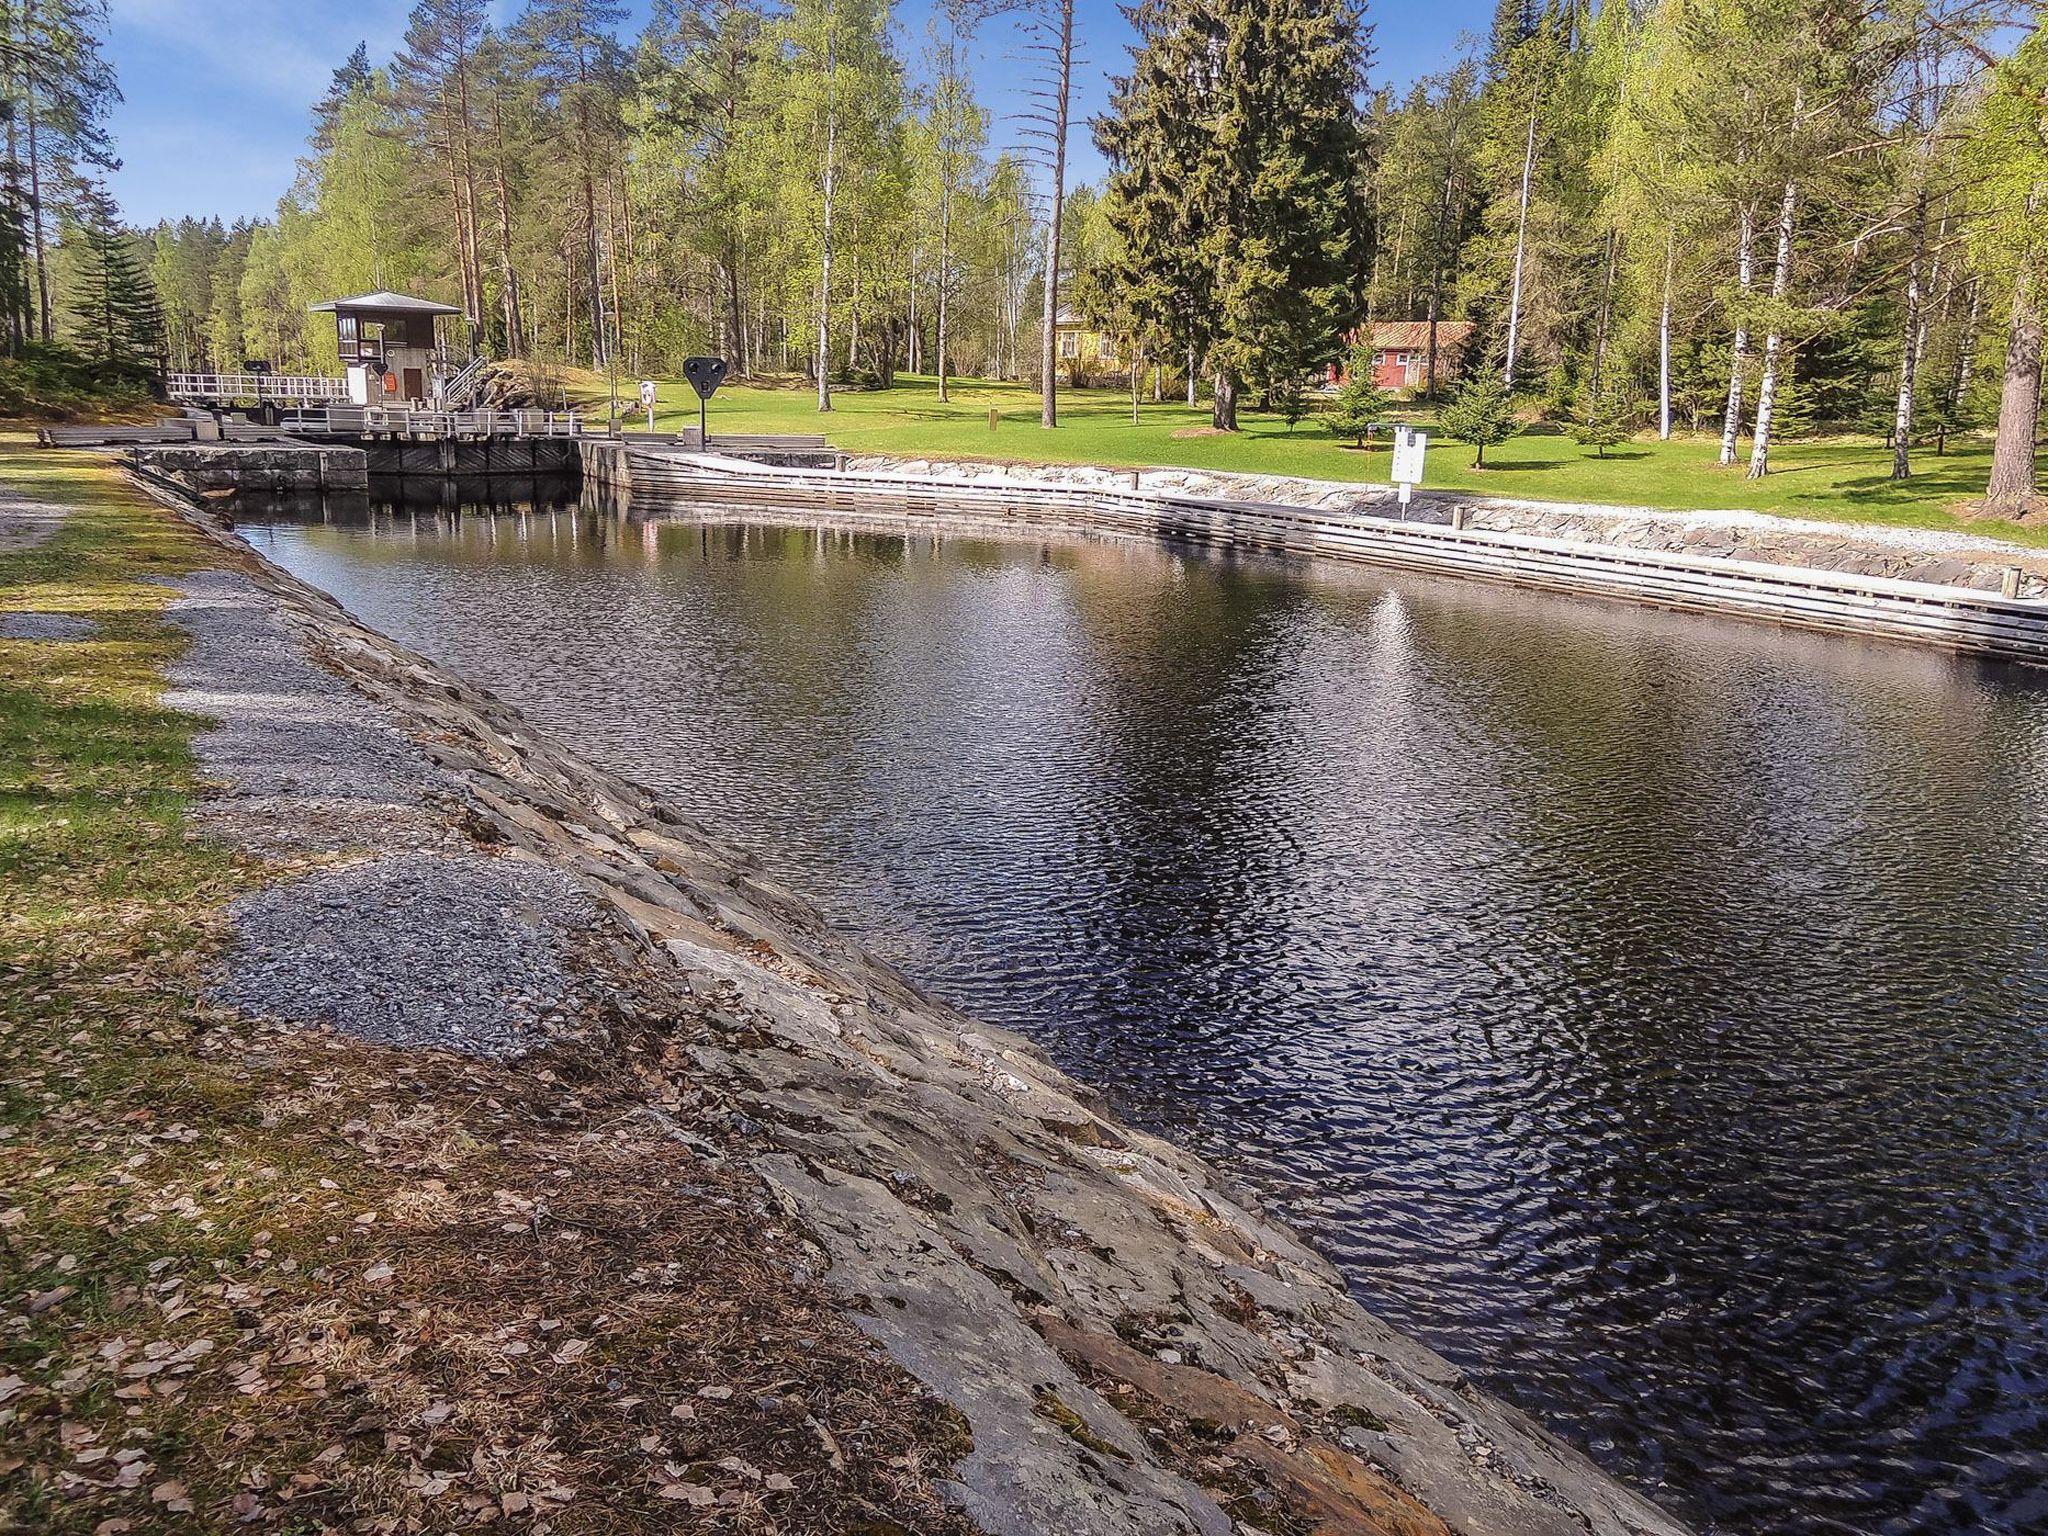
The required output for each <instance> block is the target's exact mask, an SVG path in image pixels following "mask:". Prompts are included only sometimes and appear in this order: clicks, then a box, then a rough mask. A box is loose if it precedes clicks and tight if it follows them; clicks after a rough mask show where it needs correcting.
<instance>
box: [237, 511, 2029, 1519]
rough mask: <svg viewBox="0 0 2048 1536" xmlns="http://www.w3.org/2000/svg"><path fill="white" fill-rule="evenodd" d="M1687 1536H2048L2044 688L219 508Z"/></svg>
mask: <svg viewBox="0 0 2048 1536" xmlns="http://www.w3.org/2000/svg"><path fill="white" fill-rule="evenodd" d="M245 519H246V520H245V522H244V528H243V531H244V533H245V534H246V536H247V537H248V538H249V539H250V541H251V542H252V543H254V544H255V545H256V547H257V548H258V549H260V550H262V551H263V552H264V553H265V554H267V555H269V556H270V557H271V558H273V559H274V560H276V561H278V562H279V563H280V564H282V565H284V566H286V567H287V568H289V569H291V570H292V571H294V572H296V573H298V574H299V575H300V576H302V577H304V578H306V579H307V580H309V581H311V582H313V583H314V584H315V585H317V586H320V587H322V588H325V589H326V590H327V591H329V592H331V593H333V594H334V595H335V596H336V597H338V598H339V599H340V600H341V601H342V602H343V603H344V604H346V605H347V606H348V607H349V608H350V609H351V610H352V611H354V612H355V613H357V614H358V615H360V616H361V617H362V618H364V619H365V620H367V621H368V622H370V623H372V624H374V625H376V626H378V627H379V628H381V629H383V630H385V631H387V632H388V633H390V634H392V635H394V636H396V637H397V638H398V639H400V640H401V641H403V642H405V643H406V644H408V645H411V646H414V647H416V648H418V649H420V650H422V651H424V652H426V653H427V654H429V655H431V656H433V657H435V658H436V659H438V660H440V661H442V662H444V663H446V664H447V665H449V666H451V667H453V668H455V669H456V670H458V671H460V672H463V673H465V674H468V675H469V676H470V677H472V678H474V679H477V680H480V681H481V682H483V683H485V684H487V685H488V686H489V687H491V688H493V689H494V690H496V691H497V692H499V693H500V694H502V695H503V696H505V697H506V698H508V699H510V700H512V701H513V702H515V703H517V704H518V705H520V706H521V707H522V708H524V709H525V710H526V711H528V712H529V714H530V715H531V716H532V717H533V718H534V719H535V720H537V721H539V722H541V723H542V724H544V725H545V726H547V727H549V728H551V729H552V730H553V731H554V732H555V733H556V734H557V735H558V736H560V737H562V738H564V739H566V740H567V741H568V742H570V743H572V744H574V745H575V746H577V747H579V748H581V749H582V750H584V751H585V752H586V753H588V754H589V755H590V756H592V757H594V758H595V759H597V760H598V761H600V762H602V763H603V764H605V765H607V766H609V767H611V768H613V769H617V770H620V771H622V772H624V773H626V774H629V775H631V776H633V777H635V778H638V779H640V780H643V781H644V782H646V783H648V784H651V785H654V786H657V787H659V788H660V789H663V790H665V791H669V792H671V793H672V794H673V795H674V796H675V797H676V798H677V799H678V800H679V801H680V802H681V803H682V804H683V805H684V806H686V807H687V808H689V809H690V810H691V811H692V812H694V813H695V814H697V815H698V816H700V817H701V818H702V819H704V820H705V821H707V822H708V823H710V824H711V825H712V826H714V827H715V828H717V829H718V830H719V831H721V832H722V833H724V834H726V835H727V836H728V837H729V838H730V839H732V840H734V841H736V842H738V843H740V844H743V845H744V846H746V847H748V848H750V849H752V850H754V851H755V852H757V853H759V854H760V855H761V856H762V858H763V859H764V860H765V861H766V862H767V863H768V865H769V866H770V867H771V868H772V869H773V870H774V871H775V872H776V873H777V874H778V875H780V876H782V877H784V878H786V879H787V881H788V882H789V883H790V884H792V885H793V886H795V887H797V888H798V889H800V890H803V891H805V892H807V893H808V894H810V895H811V896H812V897H814V898H815V899H816V900H817V901H818V902H819V903H820V904H821V905H822V906H823V907H824V908H825V909H826V910H827V911H828V912H829V913H830V914H831V915H832V917H833V918H834V919H836V920H837V921H838V922H840V923H842V924H843V925H844V926H845V927H847V928H848V929H850V930H852V931H853V932H855V933H857V934H858V935H860V936H861V937H862V938H863V939H865V940H866V941H867V942H868V943H869V944H870V945H871V946H872V947H873V948H874V949H876V950H877V951H879V952H880V953H882V954H883V955H885V956H886V957H888V958H889V959H891V960H893V961H895V962H897V963H898V964H899V965H901V966H902V967H903V968H904V969H905V970H907V971H908V972H909V973H910V974H911V975H912V976H914V977H916V978H917V979H919V980H920V981H922V982H923V983H925V984H927V985H928V986H929V987H930V988H932V989H933V990H935V991H937V992H939V993H940V994H942V995H944V996H946V997H947V998H949V999H951V1000H953V1001H955V1002H957V1003H959V1004H960V1005H962V1006H963V1007H965V1008H967V1009H968V1010H970V1011H972V1012H975V1013H978V1014H981V1015H984V1016H986V1017H989V1018H992V1019H994V1020H996V1021H998V1022H1000V1023H1003V1024H1006V1025H1010V1026H1012V1027H1014V1028H1016V1029H1018V1030H1020V1031H1022V1032H1024V1033H1025V1034H1027V1035H1029V1036H1031V1037H1032V1038H1033V1039H1035V1040H1037V1041H1038V1042H1040V1043H1041V1044H1042V1045H1043V1046H1044V1047H1045V1048H1046V1049H1047V1050H1048V1051H1049V1052H1050V1053H1051V1054H1052V1055H1053V1057H1054V1058H1055V1059H1057V1060H1058V1061H1059V1062H1060V1063H1061V1064H1062V1065H1063V1066H1065V1067H1067V1068H1068V1069H1070V1070H1071V1071H1073V1072H1074V1073H1076V1074H1077V1075H1079V1076H1080V1077H1082V1078H1084V1079H1086V1080H1088V1081H1089V1082H1092V1083H1094V1084H1097V1085H1099V1086H1100V1087H1102V1088H1104V1089H1106V1090H1108V1091H1109V1092H1110V1093H1112V1094H1113V1095H1114V1096H1115V1097H1116V1098H1117V1099H1118V1100H1119V1102H1120V1103H1121V1105H1122V1107H1123V1108H1124V1110H1125V1112H1126V1113H1127V1114H1129V1115H1131V1116H1133V1117H1135V1118H1136V1119H1137V1120H1139V1121H1141V1122H1142V1123H1144V1124H1146V1125H1148V1126H1151V1127H1153V1128H1156V1129H1159V1130H1162V1131H1164V1132H1166V1133H1168V1134H1170V1135H1172V1136H1175V1137H1177V1138H1180V1139H1182V1140H1183V1141H1184V1142H1186V1143H1190V1144H1193V1145H1194V1146H1196V1147H1198V1148H1199V1149H1200V1150H1202V1151H1203V1152H1205V1153H1207V1154H1209V1155H1210V1156H1212V1157H1213V1158H1215V1159H1217V1160H1219V1161H1220V1162H1222V1163H1223V1164H1225V1165H1226V1166H1228V1167H1229V1168H1231V1169H1233V1170H1235V1171H1237V1172H1238V1173H1240V1174H1241V1175H1243V1176H1245V1177H1246V1178H1248V1179H1249V1180H1250V1181H1252V1182H1254V1183H1255V1184H1257V1185H1259V1186H1261V1187H1263V1188H1264V1189H1265V1190H1267V1191H1268V1192H1269V1193H1270V1194H1271V1196H1272V1197H1273V1199H1274V1200H1275V1201H1276V1203H1278V1204H1279V1205H1280V1206H1281V1207H1282V1208H1283V1209H1284V1210H1285V1211H1286V1212H1287V1213H1288V1214H1289V1215H1290V1216H1291V1217H1292V1219H1293V1220H1294V1221H1295V1222H1296V1223H1297V1224H1299V1225H1300V1226H1301V1227H1303V1228H1304V1229H1306V1230H1308V1231H1309V1232H1311V1233H1312V1234H1313V1235H1314V1237H1315V1238H1316V1239H1317V1240H1318V1241H1319V1242H1320V1243H1321V1244H1322V1245H1323V1246H1324V1248H1325V1249H1326V1251H1328V1252H1329V1253H1331V1254H1332V1255H1333V1256H1334V1258H1335V1259H1336V1260H1337V1261H1338V1262H1339V1263H1340V1264H1341V1265H1342V1266H1343V1268H1344V1269H1345V1271H1346V1273H1347V1274H1348V1275H1349V1276H1350V1277H1351V1279H1352V1281H1353V1283H1354V1284H1355V1286H1356V1288H1357V1290H1358V1292H1359V1294H1360V1296H1361V1297H1362V1298H1363V1299H1364V1300H1365V1301H1366V1302H1367V1303H1368V1304H1369V1305H1370V1306H1372V1307H1373V1308H1375V1309H1376V1310H1378V1311H1379V1312H1380V1313H1381V1314H1382V1315H1384V1316H1386V1317H1387V1318H1389V1319H1390V1320H1391V1321H1393V1322H1395V1323H1397V1324H1399V1325H1401V1326H1403V1327H1406V1328H1408V1329H1411V1330H1412V1331H1414V1332H1416V1333H1418V1334H1420V1335H1422V1336H1423V1337H1425V1338H1427V1339H1428V1340H1430V1341H1431V1342H1432V1343H1433V1344H1435V1345H1436V1346H1437V1347H1438V1348H1439V1349H1441V1350H1442V1351H1443V1352H1444V1353H1446V1354H1448V1355H1449V1356H1451V1357H1452V1358H1453V1359H1455V1360H1457V1361H1459V1362H1460V1363H1461V1364H1463V1365H1465V1366H1467V1367H1469V1368H1470V1370H1471V1371H1472V1373H1473V1374H1474V1376H1475V1377H1476V1378H1477V1380H1479V1381H1480V1382H1481V1383H1482V1384H1484V1385H1485V1386H1487V1387H1488V1388H1490V1389H1492V1390H1494V1391H1496V1392H1499V1393H1501V1394H1503V1395H1505V1396H1507V1397H1509V1398H1511V1399H1513V1400H1515V1401H1517V1402H1519V1403H1521V1404H1522V1405H1524V1406H1525V1407H1527V1408H1529V1409H1531V1410H1532V1411H1534V1412H1535V1413H1537V1414H1538V1415H1539V1416H1541V1417H1542V1418H1543V1419H1545V1420H1546V1421H1547V1422H1549V1423H1551V1424H1552V1425H1554V1426H1555V1427H1557V1428H1558V1429H1559V1430H1560V1431H1561V1432H1562V1433H1564V1434H1565V1435H1567V1436H1568V1437H1570V1438H1572V1439H1574V1440H1575V1441H1577V1442H1578V1443H1580V1444H1582V1445H1584V1446H1585V1447H1586V1448H1588V1449H1589V1450H1590V1451H1591V1452H1592V1454H1593V1455H1594V1456H1595V1457H1596V1458H1597V1459H1598V1460H1600V1461H1601V1462H1602V1463H1603V1464H1605V1465H1606V1466H1608V1467H1609V1468H1611V1469H1612V1470H1614V1471H1616V1472H1617V1473H1619V1474H1621V1475H1622V1476H1624V1477H1626V1478H1629V1479H1631V1480H1632V1481H1634V1482H1635V1483H1636V1484H1638V1485H1639V1486H1641V1487H1643V1488H1644V1489H1646V1490H1647V1491H1649V1492H1651V1493H1653V1494H1654V1495H1656V1496H1658V1497H1660V1498H1662V1499H1664V1500H1666V1501H1667V1502H1669V1503H1670V1504H1671V1505H1672V1506H1673V1507H1675V1508H1677V1509H1679V1510H1680V1511H1682V1512H1684V1513H1687V1514H1689V1515H1691V1516H1692V1517H1693V1518H1695V1519H1697V1520H1699V1521H1700V1522H1701V1523H1702V1524H1703V1525H1711V1526H1712V1527H1713V1528H1715V1529H1719V1530H1727V1531H1741V1532H1752V1531H1773V1532H1778V1531H1796V1532H1848V1531H1859V1532H1907V1531H1914V1532H1923V1531H1924V1532H1934V1531H1940V1532H1962V1531H1971V1532H2011V1533H2017V1532H2022V1531H2036V1532H2038V1531H2042V1530H2044V1529H2048V1327H2044V1324H2048V1235H2044V1234H2048V1126H2044V1123H2043V1121H2044V1112H2048V956H2044V952H2043V945H2044V939H2048V837H2044V834H2048V691H2044V687H2043V683H2042V681H2041V680H2040V679H2039V678H2038V677H2036V676H2030V675H2028V674H2024V673H2021V672H2016V671H2007V670H2000V669H1996V668H1992V667H1987V666H1983V665H1977V664H1972V663H1968V662H1962V661H1957V660H1953V659H1950V658H1947V657H1944V656H1941V655H1937V654H1933V653H1929V652H1920V651H1914V650H1909V649H1904V648H1896V647H1885V646H1880V645H1874V644H1866V643H1861V642H1856V641H1849V640H1837V639H1828V638H1819V637H1810V636H1800V635H1794V634H1787V633H1780V632H1777V631H1775V630H1772V629H1769V628H1765V627H1761V626H1749V625H1741V624H1736V623H1732V622H1727V621H1718V620H1712V619H1704V618H1697V617H1689V616H1683V615H1671V614H1659V613H1655V612H1650V611H1646V610H1638V609H1632V608H1627V607H1621V606H1608V605H1601V604H1598V603H1592V602H1580V601H1573V600H1569V599H1564V598H1548V597H1543V596H1539V595H1533V594H1527V593H1517V592H1512V591H1505V590H1496V589H1489V588H1486V587H1483V586H1478V585H1470V584H1461V583H1458V582H1454V581H1450V580H1439V579H1429V578H1420V577H1417V578H1409V577H1403V576H1394V575H1389V574H1386V573H1380V572H1373V571H1369V570H1362V569H1349V568H1342V567H1323V566H1317V565H1313V564H1308V563H1300V562H1295V563H1284V562H1281V561H1277V560H1266V559H1256V560H1246V559H1236V560H1226V559H1222V558H1217V557H1211V556H1207V555H1202V554H1198V553H1193V552H1190V551H1187V550H1183V549H1178V548H1172V547H1167V546H1163V545H1158V544H1150V543H1115V542H1080V541H1049V542H1034V541H1029V540H1019V541H997V540H992V539H985V538H936V539H935V538H931V537H924V536H920V537H916V538H900V537H895V536H892V535H887V534H878V533H859V534H856V533H848V532H844V531H817V530H804V529H792V528H777V527H761V526H754V527H746V526H737V525H732V524H710V525H704V526H697V525H686V524H675V523H670V524H645V525H642V524H631V523H621V522H617V521H615V520H613V519H611V518H609V517H606V516H603V515H599V514H596V513H591V512H585V511H581V510H579V509H578V508H576V507H575V506H573V505H563V504H553V505H551V504H549V503H548V502H547V501H546V500H545V499H542V500H540V501H538V502H536V503H534V504H529V505H525V506H522V507H519V508H517V509H515V510H509V511H508V510H504V509H497V510H493V509H489V508H461V509H449V508H434V507H426V508H420V509H415V510H410V511H408V510H404V509H400V508H388V507H387V508H383V509H380V510H378V511H375V512H373V513H370V514H368V515H363V514H352V515H351V514H342V515H336V514H332V513H330V514H326V515H323V514H321V513H320V512H319V511H318V510H317V509H300V510H297V511H290V510H287V511H281V512H278V513H276V514H274V515H268V516H266V515H262V514H255V515H253V516H251V515H249V514H245Z"/></svg>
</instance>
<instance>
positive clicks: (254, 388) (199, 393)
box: [165, 373, 348, 405]
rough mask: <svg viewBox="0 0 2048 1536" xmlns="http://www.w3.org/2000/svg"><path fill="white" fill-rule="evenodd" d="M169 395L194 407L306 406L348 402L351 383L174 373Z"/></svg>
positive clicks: (281, 376) (282, 376) (278, 376)
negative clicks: (246, 402) (234, 403)
mask: <svg viewBox="0 0 2048 1536" xmlns="http://www.w3.org/2000/svg"><path fill="white" fill-rule="evenodd" d="M165 391H166V393H168V394H169V396H170V397H171V399H173V400H189V401H192V402H193V403H194V404H209V403H221V404H225V403H226V402H228V401H231V400H254V401H256V402H257V403H258V404H259V405H260V404H265V403H267V402H270V401H273V400H274V401H277V402H280V403H284V404H304V403H311V402H315V401H321V400H346V399H347V398H348V380H347V379H326V378H315V377H310V376H306V375H298V374H286V373H174V374H172V375H171V376H170V377H169V378H168V379H167V380H166V381H165Z"/></svg>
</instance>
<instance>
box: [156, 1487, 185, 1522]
mask: <svg viewBox="0 0 2048 1536" xmlns="http://www.w3.org/2000/svg"><path fill="white" fill-rule="evenodd" d="M149 1498H150V1502H151V1503H153V1504H161V1505H163V1507H164V1508H165V1509H167V1510H169V1511H170V1512H171V1513H172V1514H174V1515H189V1514H191V1513H192V1498H191V1496H190V1495H189V1494H187V1493H186V1492H185V1485H184V1484H183V1483H178V1482H164V1483H158V1484H157V1485H156V1486H155V1487H154V1488H152V1489H150V1490H149Z"/></svg>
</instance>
